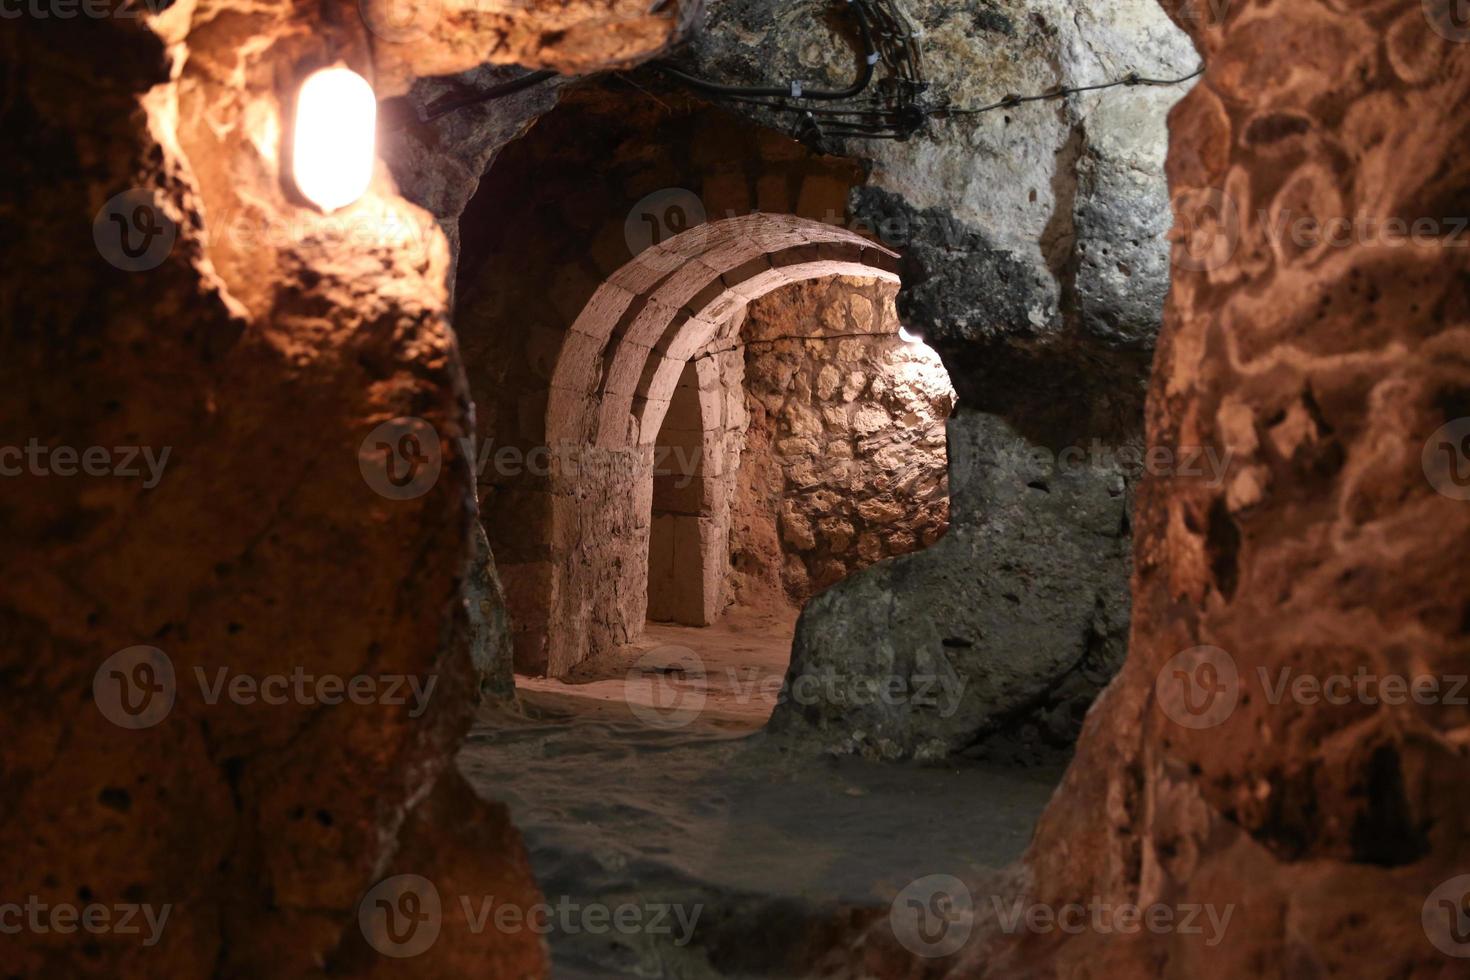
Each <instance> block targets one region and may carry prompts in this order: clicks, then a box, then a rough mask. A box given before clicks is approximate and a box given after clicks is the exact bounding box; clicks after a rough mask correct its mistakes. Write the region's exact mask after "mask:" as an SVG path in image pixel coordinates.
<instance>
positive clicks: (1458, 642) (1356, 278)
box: [957, 0, 1470, 978]
mask: <svg viewBox="0 0 1470 980" xmlns="http://www.w3.org/2000/svg"><path fill="white" fill-rule="evenodd" d="M1440 6H1441V7H1443V5H1440ZM1434 9H1435V5H1434V4H1420V3H1418V2H1415V0H1388V2H1377V3H1363V4H1348V3H1341V2H1319V3H1300V2H1297V3H1291V2H1274V3H1273V2H1267V3H1254V4H1234V5H1230V6H1229V8H1228V11H1227V12H1225V13H1224V14H1223V18H1220V17H1216V16H1215V14H1213V13H1212V12H1211V10H1212V8H1211V5H1209V4H1207V3H1198V4H1180V5H1177V6H1175V7H1174V9H1173V11H1172V12H1173V13H1174V15H1175V16H1176V18H1177V20H1178V21H1179V23H1180V24H1181V25H1182V26H1184V27H1186V28H1187V29H1189V30H1190V31H1191V32H1192V33H1193V35H1194V36H1195V39H1196V43H1197V44H1198V46H1199V48H1200V49H1201V51H1202V52H1203V54H1204V55H1205V57H1206V59H1207V62H1208V66H1209V67H1208V71H1207V72H1206V73H1205V76H1204V78H1203V80H1202V81H1201V82H1200V84H1199V85H1198V87H1196V88H1195V89H1194V90H1193V91H1192V92H1191V93H1190V94H1189V95H1188V96H1187V97H1186V98H1185V99H1184V100H1183V101H1182V102H1181V103H1180V105H1179V106H1178V107H1177V108H1176V109H1175V110H1174V112H1173V114H1172V116H1171V144H1170V155H1169V174H1170V184H1171V189H1172V191H1173V195H1174V201H1175V228H1176V245H1175V249H1174V277H1173V288H1172V291H1171V294H1170V299H1169V303H1168V309H1167V315H1166V324H1165V329H1164V333H1163V336H1162V337H1161V342H1160V349H1159V355H1158V359H1157V363H1156V365H1155V369H1154V375H1153V382H1152V389H1151V395H1150V400H1149V410H1148V435H1149V442H1150V444H1151V445H1153V446H1156V447H1160V446H1162V447H1180V446H1189V445H1205V446H1213V447H1216V448H1217V449H1219V450H1221V451H1224V450H1229V451H1230V452H1232V453H1233V458H1232V462H1231V465H1230V470H1229V473H1228V477H1227V479H1226V481H1225V482H1224V485H1223V486H1221V487H1218V488H1215V487H1208V486H1205V485H1203V484H1202V483H1201V482H1200V481H1197V480H1191V479H1189V478H1185V477H1181V476H1172V477H1167V476H1159V475H1155V476H1152V477H1150V478H1149V479H1147V480H1146V481H1145V483H1144V485H1143V487H1142V489H1141V491H1140V494H1139V499H1138V508H1137V517H1136V522H1135V523H1136V527H1137V531H1136V535H1135V546H1136V555H1137V573H1136V576H1135V579H1134V585H1133V594H1134V605H1133V630H1132V646H1131V650H1130V653H1129V658H1128V661H1127V664H1126V666H1125V668H1124V670H1123V672H1122V674H1121V675H1120V676H1119V677H1118V678H1117V680H1115V681H1114V683H1113V685H1112V686H1111V687H1110V688H1109V689H1108V691H1107V692H1106V694H1105V695H1104V696H1103V698H1102V699H1101V700H1100V701H1099V703H1098V705H1097V706H1096V707H1095V708H1094V710H1093V711H1092V713H1091V715H1090V717H1089V719H1088V724H1087V728H1086V732H1085V734H1084V737H1083V739H1082V741H1081V743H1080V745H1079V748H1078V755H1077V759H1076V761H1075V762H1074V763H1073V765H1072V766H1071V769H1070V770H1069V772H1068V775H1067V779H1066V782H1065V784H1064V785H1063V786H1062V788H1061V790H1060V791H1059V792H1058V794H1057V796H1056V797H1055V799H1054V801H1053V803H1052V805H1051V807H1050V808H1049V810H1048V811H1047V813H1046V816H1045V818H1044V819H1043V821H1042V823H1041V825H1040V827H1039V829H1038V832H1037V836H1036V839H1035V842H1034V844H1033V846H1032V848H1031V851H1030V856H1029V858H1028V865H1029V868H1030V870H1031V873H1032V874H1033V876H1034V887H1033V888H1032V889H1031V891H1032V894H1034V896H1035V897H1036V899H1037V900H1038V901H1041V902H1043V903H1046V904H1048V905H1050V906H1052V907H1057V906H1059V905H1061V904H1064V903H1068V902H1079V901H1087V900H1089V899H1094V900H1101V901H1106V902H1111V903H1121V902H1135V903H1139V904H1145V905H1146V904H1148V903H1154V902H1160V903H1165V904H1168V905H1170V906H1173V907H1178V906H1181V905H1184V904H1188V903H1196V904H1210V905H1213V906H1215V907H1217V908H1219V909H1224V908H1226V907H1232V908H1233V909H1234V918H1233V921H1232V922H1231V924H1230V926H1229V929H1228V931H1227V932H1226V934H1225V939H1224V941H1223V942H1221V943H1219V944H1218V945H1215V946H1212V947H1211V946H1207V945H1205V944H1204V942H1202V941H1201V938H1200V937H1198V936H1185V935H1180V934H1179V933H1178V931H1177V930H1174V931H1172V932H1168V933H1164V934H1156V933H1151V932H1150V931H1149V930H1141V931H1140V933H1139V934H1136V935H1133V936H1128V937H1120V936H1118V935H1116V934H1113V935H1105V934H1101V933H1100V932H1099V931H1098V930H1096V929H1084V930H1082V931H1081V932H1080V933H1079V934H1077V935H1074V936H1068V935H1065V934H1063V933H1062V932H1061V931H1060V930H1055V929H1054V930H1052V931H1050V932H1048V933H1045V934H1041V933H1032V934H1030V935H1026V934H1025V933H1024V930H1023V933H1022V934H1021V935H1018V936H1013V937H1010V938H1008V939H1005V938H1002V940H1001V941H1000V942H998V943H997V944H996V946H994V947H993V948H991V949H989V950H984V951H983V952H982V951H980V950H978V949H977V950H973V951H972V952H974V953H975V955H974V956H972V957H970V959H969V962H968V965H967V966H964V967H962V968H961V969H959V970H958V971H957V975H964V976H971V975H975V973H977V972H982V966H981V964H983V965H984V972H986V974H987V975H991V976H997V977H1000V976H1004V977H1014V976H1020V975H1047V976H1052V975H1055V976H1077V975H1081V974H1083V973H1086V974H1087V975H1092V976H1118V977H1124V976H1127V977H1133V976H1143V975H1149V976H1167V977H1191V978H1198V977H1239V976H1270V977H1275V976H1283V977H1285V976H1324V977H1325V976H1332V977H1384V976H1403V977H1408V976H1414V977H1449V976H1461V975H1463V974H1464V972H1465V970H1466V963H1467V961H1466V959H1464V957H1466V956H1467V955H1470V943H1466V942H1464V941H1463V940H1464V938H1465V933H1464V923H1465V921H1466V919H1465V917H1466V914H1467V906H1466V901H1467V899H1466V893H1467V891H1470V889H1467V886H1466V883H1467V881H1470V879H1466V878H1463V877H1457V876H1463V875H1465V874H1466V873H1467V871H1470V846H1467V842H1470V816H1467V814H1470V809H1467V806H1466V786H1467V784H1470V748H1467V747H1470V710H1467V708H1466V707H1465V705H1464V703H1463V699H1460V700H1459V701H1458V702H1456V701H1455V700H1454V699H1453V694H1452V690H1453V688H1454V687H1456V686H1457V684H1458V681H1456V678H1463V677H1464V675H1466V674H1467V673H1470V638H1467V632H1470V620H1467V610H1470V570H1467V566H1466V563H1465V560H1464V556H1465V553H1466V550H1467V547H1470V502H1467V500H1466V499H1465V498H1466V496H1467V494H1466V493H1465V491H1464V483H1465V474H1466V471H1467V470H1466V467H1467V462H1470V452H1467V449H1470V446H1467V444H1466V443H1465V441H1464V439H1465V434H1466V429H1467V428H1470V422H1467V421H1466V417H1467V416H1470V289H1467V284H1470V248H1467V246H1466V238H1465V235H1464V232H1463V231H1462V230H1461V231H1456V229H1457V228H1462V227H1463V216H1465V215H1466V214H1467V213H1470V164H1467V160H1466V157H1465V153H1464V148H1465V147H1466V146H1467V145H1470V122H1467V117H1466V115H1465V113H1464V111H1463V107H1464V106H1465V105H1466V104H1467V102H1470V43H1465V42H1466V41H1470V34H1466V33H1465V32H1464V31H1463V25H1461V28H1462V29H1461V30H1460V31H1458V32H1456V31H1452V30H1448V29H1447V28H1446V25H1447V24H1448V23H1449V22H1448V21H1445V20H1441V21H1438V22H1436V21H1435V20H1434V19H1433V17H1434V16H1435V15H1434V13H1433V11H1434ZM1426 11H1429V12H1430V15H1429V16H1426ZM1436 23H1438V25H1439V27H1440V28H1441V29H1440V30H1436V29H1435V26H1436ZM1222 216H1223V218H1222ZM1299 220H1301V221H1303V222H1304V223H1303V224H1300V225H1298V223H1297V222H1298V221H1299ZM1283 229H1284V231H1283ZM1395 229H1397V232H1395ZM1334 239H1335V243H1334V241H1333V240H1334ZM1446 427H1449V428H1446ZM1456 427H1458V428H1456ZM1186 651H1193V652H1191V653H1186ZM1364 674H1366V675H1368V676H1369V677H1372V678H1378V679H1380V680H1381V681H1382V686H1380V685H1379V683H1377V682H1370V683H1369V686H1367V687H1366V688H1365V687H1362V686H1360V683H1359V681H1357V680H1356V678H1358V677H1359V676H1361V675H1364ZM1283 677H1288V678H1289V679H1290V680H1291V682H1292V686H1291V687H1290V688H1288V689H1286V691H1285V693H1276V691H1278V690H1279V688H1278V685H1279V684H1280V682H1281V680H1282V678H1283ZM1333 677H1338V678H1343V677H1346V678H1348V679H1349V681H1348V683H1347V684H1346V685H1343V684H1342V683H1338V684H1335V685H1334V684H1333V682H1332V678H1333ZM1301 678H1306V681H1305V686H1300V687H1299V686H1297V685H1299V684H1301V683H1302V681H1301V680H1300V679H1301ZM1390 678H1397V679H1398V680H1397V681H1396V682H1395V681H1391V680H1388V679H1390ZM1395 683H1397V684H1399V685H1402V687H1401V688H1400V689H1399V693H1398V694H1397V695H1395V693H1394V688H1393V687H1392V686H1391V685H1393V684H1395ZM1314 684H1323V685H1328V686H1327V687H1326V688H1325V690H1323V689H1321V688H1316V690H1318V691H1321V692H1322V693H1319V694H1316V695H1314V694H1313V690H1314V687H1313V685H1314ZM1428 685H1433V688H1431V687H1430V686H1428ZM1431 690H1433V691H1436V692H1437V693H1430V692H1431ZM1293 691H1296V692H1298V693H1295V694H1294V693H1292V692H1293ZM1365 691H1366V693H1364V692H1365ZM1406 691H1408V692H1417V693H1405V692H1406ZM1460 694H1461V695H1463V694H1464V691H1463V690H1461V691H1460ZM1328 695H1330V696H1328Z"/></svg>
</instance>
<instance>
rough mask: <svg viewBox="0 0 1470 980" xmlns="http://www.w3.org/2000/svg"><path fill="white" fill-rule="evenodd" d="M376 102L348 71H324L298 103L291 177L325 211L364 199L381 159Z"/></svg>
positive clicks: (317, 74)
mask: <svg viewBox="0 0 1470 980" xmlns="http://www.w3.org/2000/svg"><path fill="white" fill-rule="evenodd" d="M377 115H378V99H377V96H375V95H374V94H373V87H372V86H371V85H369V84H368V83H367V79H365V78H363V77H362V76H361V75H359V74H358V73H357V72H355V71H353V70H352V69H350V68H323V69H322V70H321V71H317V72H313V73H312V74H311V75H310V76H309V77H308V78H307V79H306V81H304V82H302V83H301V94H300V95H298V96H297V98H296V133H295V139H294V143H293V146H292V172H293V173H294V175H295V177H296V187H297V188H298V189H299V190H300V191H301V193H302V194H304V195H305V196H306V198H307V199H308V200H309V201H311V202H312V203H313V204H315V205H316V206H317V207H319V208H321V209H322V210H323V211H335V210H337V209H338V208H340V207H345V206H346V205H348V204H351V203H352V202H353V201H355V200H357V199H358V198H359V197H362V195H363V193H364V192H365V191H366V190H367V189H368V184H369V183H370V182H371V181H372V179H373V162H374V160H375V159H376V158H377V145H376V144H377V136H376V132H377Z"/></svg>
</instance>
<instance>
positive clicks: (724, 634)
mask: <svg viewBox="0 0 1470 980" xmlns="http://www.w3.org/2000/svg"><path fill="white" fill-rule="evenodd" d="M796 615H797V614H796V612H795V610H791V611H785V610H783V611H779V612H754V611H748V610H740V609H735V610H731V611H730V613H728V614H727V615H726V617H725V618H724V619H723V620H721V621H720V622H718V623H716V624H715V625H713V626H708V627H692V626H673V625H669V624H665V623H649V624H648V627H647V630H646V632H645V633H644V635H643V638H642V640H641V641H640V642H638V643H637V644H634V645H632V646H629V647H625V648H623V649H622V650H620V651H618V652H617V653H616V654H613V655H611V656H607V657H602V658H599V659H597V660H595V661H590V662H588V663H585V664H582V665H580V666H579V667H578V669H577V670H576V671H575V672H574V673H573V674H572V676H571V677H569V678H568V679H567V680H566V681H560V680H551V679H547V678H540V677H525V676H517V677H516V688H517V690H519V691H521V692H522V693H523V695H524V696H529V697H534V699H535V700H536V702H537V703H539V704H542V705H545V706H547V707H556V706H561V707H562V708H563V709H564V710H566V711H569V712H576V713H578V714H582V715H584V716H594V715H595V716H596V717H599V718H603V719H607V720H616V719H621V720H623V721H629V722H641V723H643V724H647V725H649V726H650V727H653V728H684V727H688V728H691V729H694V730H701V731H705V730H708V731H721V732H728V733H751V732H755V731H759V730H760V728H761V726H762V725H764V724H765V723H766V722H767V721H768V720H769V719H770V717H771V712H772V711H773V710H774V709H775V707H776V697H777V695H778V694H779V693H780V691H781V680H782V678H784V677H785V675H786V666H787V664H788V663H790V661H791V637H792V636H793V635H794V634H795V632H796Z"/></svg>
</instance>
